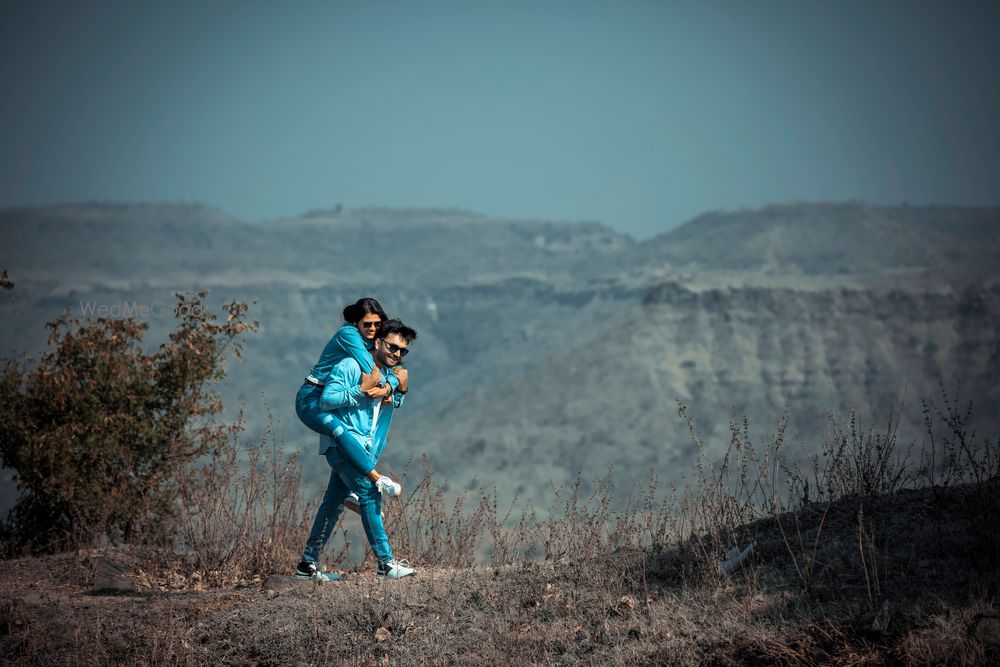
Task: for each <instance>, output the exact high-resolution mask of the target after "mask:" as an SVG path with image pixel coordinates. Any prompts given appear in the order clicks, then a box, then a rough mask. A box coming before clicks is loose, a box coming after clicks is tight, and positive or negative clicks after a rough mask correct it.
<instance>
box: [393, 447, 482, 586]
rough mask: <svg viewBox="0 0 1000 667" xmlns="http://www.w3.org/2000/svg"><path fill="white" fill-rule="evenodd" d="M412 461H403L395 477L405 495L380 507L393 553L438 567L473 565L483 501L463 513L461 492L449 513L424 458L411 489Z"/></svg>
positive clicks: (478, 537)
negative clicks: (402, 465)
mask: <svg viewBox="0 0 1000 667" xmlns="http://www.w3.org/2000/svg"><path fill="white" fill-rule="evenodd" d="M411 464H412V460H411V461H409V462H407V464H406V466H405V468H404V470H403V474H402V475H401V476H400V477H399V479H400V482H401V483H402V485H403V489H404V491H405V490H406V489H409V488H410V487H411V486H412V487H413V490H412V491H409V493H408V495H406V496H405V499H404V498H400V499H398V500H391V501H389V502H387V503H384V504H383V511H384V513H385V523H386V531H387V532H388V534H389V536H390V540H391V542H392V544H393V550H394V551H397V552H398V553H400V554H407V558H409V559H410V560H412V561H414V562H416V563H426V564H431V563H433V564H435V565H440V566H449V567H450V566H464V567H468V566H470V565H472V564H473V562H474V560H475V556H476V552H477V547H478V545H479V540H480V537H481V534H482V532H483V529H484V526H485V524H484V520H485V517H486V512H487V508H486V504H485V500H483V501H481V502H480V503H479V505H478V506H477V507H476V508H475V509H473V510H472V512H471V513H466V512H465V501H466V497H467V494H465V493H462V494H461V495H459V496H458V497H457V498H456V499H455V502H454V504H453V505H452V507H451V509H450V510H449V509H448V507H447V504H446V502H445V500H444V493H445V490H444V488H443V487H442V486H440V485H438V484H436V483H435V482H434V471H433V470H432V469H431V466H430V462H429V460H428V459H427V457H426V456H424V457H423V459H422V460H421V471H422V473H423V475H422V478H421V480H420V481H419V482H417V483H416V485H415V486H414V484H413V478H412V476H411V475H410V465H411Z"/></svg>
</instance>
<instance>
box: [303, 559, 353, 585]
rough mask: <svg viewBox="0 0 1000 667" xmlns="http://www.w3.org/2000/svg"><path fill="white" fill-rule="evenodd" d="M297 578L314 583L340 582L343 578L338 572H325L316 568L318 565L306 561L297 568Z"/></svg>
mask: <svg viewBox="0 0 1000 667" xmlns="http://www.w3.org/2000/svg"><path fill="white" fill-rule="evenodd" d="M295 578H296V579H312V580H313V581H318V582H320V583H326V582H328V581H340V580H341V579H342V578H343V577H341V576H340V575H339V574H337V573H336V572H324V571H323V570H321V569H319V568H318V567H316V563H313V562H310V561H307V560H304V561H302V562H301V563H299V565H298V567H296V568H295Z"/></svg>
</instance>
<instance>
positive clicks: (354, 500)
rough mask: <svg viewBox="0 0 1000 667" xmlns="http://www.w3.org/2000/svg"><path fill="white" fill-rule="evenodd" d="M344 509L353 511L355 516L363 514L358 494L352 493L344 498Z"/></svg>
mask: <svg viewBox="0 0 1000 667" xmlns="http://www.w3.org/2000/svg"><path fill="white" fill-rule="evenodd" d="M344 507H346V508H347V509H349V510H351V511H352V512H354V513H355V514H361V503H360V502H359V501H358V494H356V493H352V494H351V495H349V496H347V497H346V498H344Z"/></svg>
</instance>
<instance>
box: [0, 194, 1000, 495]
mask: <svg viewBox="0 0 1000 667" xmlns="http://www.w3.org/2000/svg"><path fill="white" fill-rule="evenodd" d="M0 241H2V251H0V268H3V269H6V270H7V272H8V276H9V278H10V279H11V280H12V281H13V282H14V283H15V288H14V289H13V290H11V291H10V292H5V293H4V294H3V296H4V297H5V298H7V299H8V303H7V304H5V305H4V307H3V311H2V315H0V317H2V321H3V326H2V332H0V349H2V351H3V353H4V354H5V356H12V355H13V356H17V355H19V354H22V353H25V352H28V353H30V352H32V351H35V352H37V350H39V349H40V348H41V347H42V346H43V345H44V343H45V335H46V332H45V329H44V326H43V324H44V322H46V321H49V320H51V319H53V318H54V317H55V316H57V315H58V314H59V313H60V312H61V311H62V310H63V309H66V308H68V309H70V311H71V312H73V313H74V314H77V315H82V314H83V313H84V311H86V310H87V308H88V307H93V306H94V305H95V304H98V305H99V304H103V305H113V304H121V303H138V304H152V303H161V304H166V305H167V306H169V304H170V303H171V302H172V301H173V297H172V294H173V292H175V291H178V290H191V289H203V288H207V289H209V290H210V292H211V298H212V301H213V302H214V303H221V302H222V301H225V300H230V299H233V298H236V299H241V300H256V303H255V305H254V307H253V309H252V316H253V317H255V318H256V319H258V320H260V321H261V325H262V326H261V329H260V331H259V332H258V333H256V334H254V335H253V336H252V337H251V338H250V339H249V340H248V341H247V349H246V355H245V360H244V361H243V362H242V363H236V364H231V366H230V373H229V376H228V379H227V382H226V384H225V385H224V386H223V387H221V393H222V396H223V399H224V402H225V403H226V405H227V408H228V409H229V410H230V414H234V413H235V410H236V409H237V408H238V406H239V405H240V403H241V402H242V403H243V404H245V406H246V409H247V415H248V428H249V430H250V432H251V434H256V433H259V432H261V430H262V429H263V428H264V426H265V424H266V422H267V412H268V410H269V411H270V412H271V414H272V415H273V418H274V420H275V423H276V427H277V429H278V432H279V434H283V435H284V437H285V445H286V447H287V448H289V449H297V448H300V447H303V448H306V450H307V452H311V451H313V447H314V439H313V436H312V435H311V432H309V431H308V430H307V429H306V428H305V427H304V426H302V425H301V424H299V423H298V421H297V419H296V417H295V416H294V411H293V410H292V407H291V405H292V397H293V396H294V393H295V391H296V389H297V388H298V386H299V384H300V383H301V379H302V376H303V375H304V374H305V372H306V371H307V370H308V369H309V367H310V366H311V365H312V363H313V362H314V361H315V360H316V357H317V356H318V354H319V351H320V350H321V349H322V347H323V345H324V343H325V342H326V340H327V339H328V338H329V336H330V335H331V334H332V333H333V332H334V331H335V330H336V328H337V326H339V324H340V319H341V318H340V311H341V309H342V308H343V306H344V305H345V304H347V303H349V302H353V301H354V300H356V299H357V298H359V297H361V296H375V297H376V298H378V299H379V300H380V301H381V302H382V304H383V306H385V308H386V309H387V311H389V313H390V314H391V315H399V316H400V317H402V318H403V319H404V320H405V321H407V322H408V323H409V324H411V325H412V326H414V327H415V328H416V329H417V330H418V332H419V337H418V340H417V341H416V342H415V344H414V345H413V350H414V353H413V354H412V355H410V357H409V358H408V364H407V365H408V366H409V368H410V369H411V374H412V385H413V388H414V391H413V392H412V393H411V394H410V396H409V397H408V399H407V405H406V406H405V408H404V409H403V410H401V411H400V414H399V415H398V418H397V419H396V420H395V421H394V426H393V429H394V432H393V434H392V436H391V439H390V445H389V448H388V450H387V460H386V466H388V467H389V468H392V469H395V470H398V469H400V468H402V467H403V465H404V464H405V463H406V461H407V459H409V458H410V457H411V456H419V455H420V454H427V455H428V456H429V458H430V461H431V464H432V467H433V468H435V469H436V470H438V471H440V473H441V474H442V475H443V476H444V477H445V478H447V479H448V480H449V483H450V486H451V488H452V490H454V491H458V490H461V489H472V490H476V489H479V488H484V489H486V490H492V489H493V488H494V486H495V488H496V489H497V492H498V494H499V495H500V496H501V497H502V498H505V499H510V498H512V497H513V496H515V495H517V496H518V497H520V498H522V499H527V500H530V501H531V502H533V503H536V504H540V503H543V502H544V500H545V499H547V498H550V497H551V487H550V484H552V483H554V484H556V485H558V484H562V483H564V482H567V481H571V480H573V479H574V478H575V477H576V476H577V475H578V474H579V475H581V476H582V477H583V478H584V479H592V478H598V477H605V476H608V469H609V466H613V472H612V473H611V475H610V477H611V479H612V480H613V481H614V482H615V483H616V484H618V485H619V487H620V488H624V489H627V488H630V487H631V485H632V484H642V483H644V480H646V479H648V476H649V474H650V470H651V469H655V470H656V471H657V473H658V474H659V476H660V477H661V478H662V479H664V480H666V481H677V480H679V479H680V477H681V476H683V475H685V474H687V473H688V472H689V471H690V466H691V463H692V461H693V457H694V456H696V454H697V447H696V445H695V443H694V440H693V439H692V437H691V435H690V433H689V426H688V424H686V423H685V422H684V420H682V419H681V418H680V417H679V416H678V406H679V404H682V405H685V406H686V407H687V411H688V414H690V415H691V418H692V420H693V422H694V425H695V427H696V429H697V430H698V432H699V433H700V434H701V439H702V441H703V443H704V445H705V447H706V449H707V450H708V451H709V452H710V453H711V452H718V451H720V450H721V449H723V448H725V447H726V446H727V445H728V434H729V428H730V420H731V419H736V420H737V421H739V420H742V418H743V417H744V416H745V417H746V418H747V419H748V421H749V424H750V425H751V428H752V429H754V430H755V432H757V433H759V434H760V436H761V437H764V436H765V435H766V434H768V433H770V434H773V433H774V430H775V429H776V428H777V424H778V422H779V420H780V418H781V416H782V414H783V413H785V412H786V411H787V413H788V415H789V417H790V435H791V436H792V438H793V439H794V440H795V441H796V442H797V443H800V444H801V445H803V446H804V447H805V448H806V449H810V448H813V449H814V448H815V445H816V443H817V442H819V441H820V440H822V439H823V438H827V437H830V434H829V432H828V423H829V416H830V415H833V416H834V418H835V419H838V420H846V419H847V418H848V417H849V415H850V413H851V411H852V410H856V411H857V412H858V414H859V415H860V416H861V417H862V418H863V420H870V419H882V418H886V417H887V416H888V414H889V411H890V409H891V408H896V409H898V410H900V415H901V421H900V432H899V433H900V436H901V437H907V438H918V437H919V435H920V433H919V431H920V427H921V426H922V424H923V417H922V403H921V399H936V400H940V398H939V397H940V391H941V389H940V388H941V386H942V385H943V386H944V387H945V388H946V389H947V390H949V391H950V393H951V396H952V398H959V399H961V400H968V399H972V400H973V401H974V414H975V416H976V419H977V421H976V422H975V423H976V424H977V426H978V428H979V429H980V434H982V435H990V434H992V435H994V436H995V435H996V434H997V433H998V431H1000V417H998V413H1000V410H998V406H1000V389H998V383H997V381H996V378H997V377H1000V333H998V331H1000V327H998V324H1000V268H998V267H1000V263H998V261H997V259H998V258H1000V209H976V208H957V207H944V206H929V207H913V206H906V205H904V206H893V207H889V206H872V205H867V204H863V203H859V202H848V203H789V204H781V205H773V206H768V207H764V208H761V209H753V210H738V211H718V212H711V213H706V214H705V215H702V216H699V217H698V218H695V219H693V220H691V221H690V222H687V223H685V224H683V225H681V226H679V227H677V228H675V229H672V230H670V231H668V232H666V233H664V234H662V235H659V236H656V237H654V238H651V239H648V240H644V241H635V240H633V239H631V238H629V237H628V236H625V235H622V234H619V233H617V232H615V231H613V230H611V229H609V228H608V227H606V226H603V225H601V224H598V223H593V222H587V223H585V222H552V221H533V220H503V219H495V218H489V217H486V216H482V215H478V214H475V213H472V212H468V211H462V210H418V209H377V208H371V209H353V210H347V209H342V208H339V207H338V208H336V209H330V210H317V211H311V212H309V213H307V214H304V215H301V216H297V217H292V218H287V219H281V220H273V221H266V222H252V223H251V222H244V221H239V220H235V219H232V218H230V217H229V216H227V215H225V214H223V213H221V212H219V211H217V210H215V209H212V208H209V207H205V206H201V205H193V204H178V205H173V204H106V203H89V204H87V203H81V204H65V205H58V206H46V207H31V208H16V209H6V210H2V211H0ZM169 310H170V309H169V308H167V312H169ZM150 324H151V328H150V332H149V334H148V339H147V341H148V344H149V345H155V344H157V343H158V342H159V341H161V340H163V338H164V337H165V336H166V334H167V333H168V332H169V331H170V330H171V328H172V325H173V321H172V318H170V317H169V316H162V315H161V316H158V317H153V318H152V319H151V320H150ZM956 386H958V389H956V388H955V387H956ZM305 460H306V462H307V473H308V475H309V476H310V478H311V479H312V480H313V481H315V482H318V481H319V479H320V478H321V477H322V476H323V475H324V474H325V471H324V469H323V466H320V465H319V462H320V460H319V459H318V457H317V458H313V457H311V456H307V457H306V459H305Z"/></svg>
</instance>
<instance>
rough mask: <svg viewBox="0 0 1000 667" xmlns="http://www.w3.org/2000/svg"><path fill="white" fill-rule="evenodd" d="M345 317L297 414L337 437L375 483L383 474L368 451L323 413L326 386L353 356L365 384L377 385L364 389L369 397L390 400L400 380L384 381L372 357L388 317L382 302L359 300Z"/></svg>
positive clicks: (309, 379)
mask: <svg viewBox="0 0 1000 667" xmlns="http://www.w3.org/2000/svg"><path fill="white" fill-rule="evenodd" d="M343 315H344V324H343V325H341V327H340V329H338V330H337V333H336V334H334V336H333V338H331V339H330V341H329V342H328V343H327V344H326V347H324V348H323V353H322V354H321V355H320V357H319V361H317V362H316V365H315V366H313V367H312V370H310V371H309V374H308V375H307V376H306V378H305V382H303V383H302V387H301V388H300V389H299V392H298V394H296V396H295V413H296V414H297V415H298V416H299V419H300V420H302V423H303V424H305V425H306V426H308V427H309V428H310V429H312V430H313V431H316V432H317V433H319V434H320V435H326V436H330V437H331V438H333V440H334V441H335V442H337V444H338V445H339V446H340V449H341V451H342V452H343V453H344V455H345V456H346V457H347V458H348V460H349V461H350V462H351V463H353V464H354V465H355V466H356V467H357V468H358V469H359V470H361V472H362V473H364V474H365V475H367V476H368V477H370V478H371V479H372V481H373V482H374V481H378V478H379V477H380V475H379V474H378V473H377V472H375V465H374V464H373V463H372V459H371V457H370V456H369V455H368V452H367V451H366V450H365V448H364V446H363V445H362V444H361V443H360V442H358V440H357V439H356V438H355V437H354V436H352V435H351V434H350V432H348V431H346V430H345V429H344V425H343V424H342V423H341V422H340V420H339V419H338V418H337V417H336V416H335V415H333V414H331V413H329V412H323V410H322V409H321V408H320V397H322V395H323V386H324V385H325V384H326V379H327V376H329V374H330V369H332V368H333V367H334V366H335V365H336V364H337V363H339V362H340V361H342V360H344V359H346V358H347V357H349V356H350V357H353V358H354V360H355V361H357V362H358V364H359V365H360V366H361V370H362V371H363V372H364V373H365V374H366V375H369V376H370V378H371V380H370V382H367V383H365V384H373V385H375V386H373V387H370V388H367V389H363V392H364V394H365V395H366V396H368V397H369V398H381V399H385V400H388V399H389V397H390V396H391V395H392V393H393V392H394V391H396V389H397V388H398V387H399V380H398V379H397V378H396V376H395V375H393V374H392V373H388V377H386V378H383V377H382V375H381V373H379V370H378V369H377V368H376V367H375V361H374V360H373V359H372V355H371V349H372V346H373V345H374V341H375V333H376V332H377V331H378V328H379V326H381V324H382V322H384V321H385V320H387V319H388V317H387V316H386V314H385V311H384V310H382V306H381V305H380V304H379V302H378V301H376V300H375V299H372V298H369V297H366V298H364V299H358V300H357V301H356V302H355V303H353V304H351V305H349V306H347V307H346V308H344V312H343ZM399 398H401V397H399ZM397 400H398V399H397Z"/></svg>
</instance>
